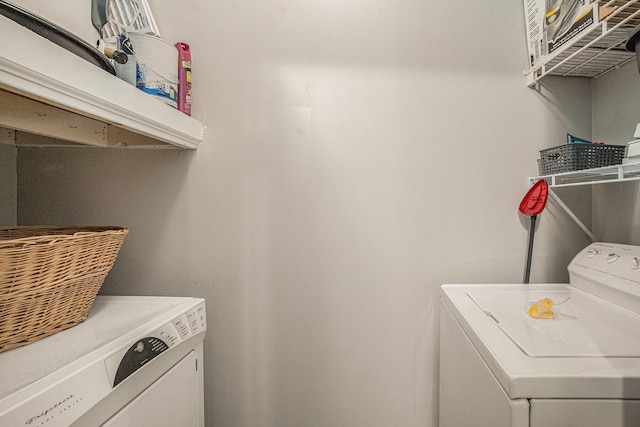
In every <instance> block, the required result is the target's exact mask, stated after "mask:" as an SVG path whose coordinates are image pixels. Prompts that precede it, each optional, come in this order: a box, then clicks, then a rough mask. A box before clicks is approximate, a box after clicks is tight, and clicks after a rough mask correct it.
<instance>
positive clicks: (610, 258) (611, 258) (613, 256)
mask: <svg viewBox="0 0 640 427" xmlns="http://www.w3.org/2000/svg"><path fill="white" fill-rule="evenodd" d="M618 258H620V255H618V254H616V253H610V254H609V255H607V263H609V264H613V263H614V262H616V261H617V260H618Z"/></svg>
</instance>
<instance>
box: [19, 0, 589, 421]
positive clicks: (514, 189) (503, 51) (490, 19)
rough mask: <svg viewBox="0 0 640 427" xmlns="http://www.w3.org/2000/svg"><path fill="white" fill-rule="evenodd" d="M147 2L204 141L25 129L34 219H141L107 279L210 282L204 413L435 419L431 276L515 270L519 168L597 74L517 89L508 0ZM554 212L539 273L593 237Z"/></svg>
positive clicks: (565, 127)
mask: <svg viewBox="0 0 640 427" xmlns="http://www.w3.org/2000/svg"><path fill="white" fill-rule="evenodd" d="M152 6H153V10H154V13H155V16H156V20H157V21H158V24H159V25H160V28H161V30H162V33H163V36H164V38H165V39H167V40H169V41H176V40H178V39H181V40H182V41H185V42H187V43H189V44H190V45H191V47H192V52H193V56H194V61H193V62H194V86H193V89H194V106H193V109H194V116H196V117H198V118H200V119H202V120H203V121H204V123H205V125H206V126H207V131H206V135H205V140H204V141H203V144H202V147H201V148H200V149H199V150H198V151H197V152H184V151H172V152H167V151H151V152H150V151H127V150H100V149H20V153H19V158H18V178H19V181H18V186H19V218H18V219H19V222H20V223H22V224H33V223H43V222H46V223H86V224H93V223H97V224H119V225H124V226H128V227H130V229H131V232H130V235H129V236H128V237H127V240H126V242H125V245H124V246H123V249H122V251H121V254H120V257H119V258H118V260H117V262H116V266H115V267H114V269H113V271H112V272H111V274H110V276H109V277H108V278H107V282H106V283H105V285H104V287H103V292H104V293H106V294H159V295H195V296H202V297H206V298H207V305H208V319H209V331H208V335H207V338H206V347H205V357H206V361H205V362H206V366H205V372H206V401H207V402H206V404H207V425H209V426H214V425H215V426H258V425H259V426H274V427H275V426H278V427H282V426H300V425H310V426H336V425H349V426H367V427H369V426H389V425H393V426H435V425H437V392H438V389H437V387H438V386H437V367H438V292H439V286H440V285H441V284H442V283H445V282H448V283H451V282H467V283H469V282H470V283H477V282H498V283H502V282H518V281H520V280H521V277H522V270H523V264H524V255H525V254H524V251H525V247H526V238H527V231H528V224H529V222H528V221H529V218H525V217H521V216H519V214H518V211H517V207H518V204H519V202H520V200H521V198H522V196H523V195H524V193H525V192H526V190H527V180H526V177H527V176H530V175H535V174H537V169H536V162H535V159H536V157H537V156H538V150H540V149H542V148H546V147H550V146H554V145H559V144H561V143H563V141H564V138H565V136H564V135H565V133H566V132H567V131H569V132H572V133H576V134H582V135H584V134H590V132H591V109H590V101H591V86H590V83H589V82H588V81H583V80H581V79H548V80H546V81H545V84H544V85H543V87H541V88H540V90H539V91H535V90H532V89H529V88H527V87H526V86H525V84H524V77H523V76H522V70H523V69H524V68H525V67H526V60H527V57H526V50H525V40H524V24H523V12H522V5H521V4H520V3H519V2H517V1H515V2H475V1H471V0H464V1H459V2H435V3H434V2H417V1H413V0H399V1H395V2H387V1H378V0H375V1H374V0H372V1H368V2H344V1H332V0H329V1H327V0H322V1H320V0H315V1H313V0H308V1H305V2H293V1H288V0H261V1H257V0H253V1H251V0H247V1H239V0H232V1H226V2H199V1H194V0H187V1H184V2H180V6H179V7H178V6H177V3H176V2H170V1H168V0H162V1H159V0H158V1H154V2H153V5H152ZM572 197H574V199H575V200H573V201H572V202H571V203H574V204H576V205H578V206H579V207H581V206H582V205H584V203H585V202H584V199H583V198H580V197H575V196H572ZM589 197H590V195H588V196H587V198H589ZM539 225H540V230H539V232H538V234H537V237H536V258H535V259H534V271H533V275H532V280H533V281H562V280H566V273H565V267H566V264H567V263H568V261H569V259H570V258H571V256H573V255H574V254H575V253H576V252H577V251H578V249H580V248H581V247H582V246H584V245H585V244H586V240H585V239H584V237H583V236H582V235H581V233H580V232H579V231H578V230H577V227H575V226H574V225H572V224H571V222H570V221H569V220H568V219H567V218H566V215H565V214H563V212H562V211H561V210H560V209H559V208H557V207H556V206H554V205H553V204H552V203H550V205H549V207H548V208H547V211H545V213H544V214H543V215H541V218H540V221H539Z"/></svg>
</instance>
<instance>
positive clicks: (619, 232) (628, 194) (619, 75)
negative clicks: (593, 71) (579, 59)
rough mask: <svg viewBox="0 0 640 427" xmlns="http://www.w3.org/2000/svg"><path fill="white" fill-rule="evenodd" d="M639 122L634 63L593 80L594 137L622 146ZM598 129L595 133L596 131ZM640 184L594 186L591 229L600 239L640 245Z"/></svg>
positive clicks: (638, 77)
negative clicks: (639, 201)
mask: <svg viewBox="0 0 640 427" xmlns="http://www.w3.org/2000/svg"><path fill="white" fill-rule="evenodd" d="M638 123H640V73H638V68H637V65H636V63H635V62H632V63H629V64H627V65H625V66H624V67H622V68H621V69H620V70H619V71H617V72H615V73H608V74H605V75H604V76H603V77H601V78H598V79H595V80H594V81H593V128H594V135H593V136H594V139H596V140H598V141H605V142H606V143H608V144H618V145H625V144H626V143H627V142H629V141H633V140H634V139H637V138H634V136H633V134H634V132H635V129H636V125H637V124H638ZM596 130H597V133H596ZM639 196H640V185H638V183H637V182H635V183H625V184H615V183H611V184H606V185H597V186H594V188H593V203H594V205H593V215H594V218H593V232H594V234H595V235H596V237H597V238H598V239H599V240H603V241H606V242H619V243H629V244H634V245H640V204H639V203H638V200H640V198H639Z"/></svg>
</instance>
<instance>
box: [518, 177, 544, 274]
mask: <svg viewBox="0 0 640 427" xmlns="http://www.w3.org/2000/svg"><path fill="white" fill-rule="evenodd" d="M548 197H549V185H547V181H545V180H544V179H541V180H540V181H538V182H536V183H535V184H534V185H533V186H532V187H531V188H530V189H529V191H527V194H525V196H524V199H522V201H521V202H520V212H521V213H523V214H525V215H527V216H530V217H531V228H530V229H529V245H528V247H527V265H526V267H525V271H524V283H529V276H530V274H531V257H532V256H533V236H534V234H535V232H536V218H537V217H538V214H540V213H541V212H542V211H543V210H544V207H545V206H546V205H547V198H548Z"/></svg>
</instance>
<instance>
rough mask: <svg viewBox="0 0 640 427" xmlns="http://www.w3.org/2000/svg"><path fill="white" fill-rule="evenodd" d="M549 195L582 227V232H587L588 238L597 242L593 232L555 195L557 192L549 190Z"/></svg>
mask: <svg viewBox="0 0 640 427" xmlns="http://www.w3.org/2000/svg"><path fill="white" fill-rule="evenodd" d="M549 194H550V195H551V197H552V198H553V201H554V202H556V203H557V204H558V205H559V206H560V207H561V208H562V209H563V210H564V211H565V212H566V213H567V214H568V215H569V216H570V217H571V219H573V221H574V222H575V223H576V224H578V227H580V229H581V230H582V231H584V232H585V234H586V235H587V236H589V238H590V239H591V241H592V242H597V241H598V239H597V238H596V236H595V235H594V234H593V233H592V232H591V230H589V229H588V228H587V226H586V225H584V223H583V222H582V221H580V218H578V217H577V216H576V214H574V213H573V211H572V210H571V209H569V206H567V205H566V204H565V203H564V202H563V201H562V199H560V197H558V195H557V194H556V193H555V191H553V190H552V189H551V188H549Z"/></svg>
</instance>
